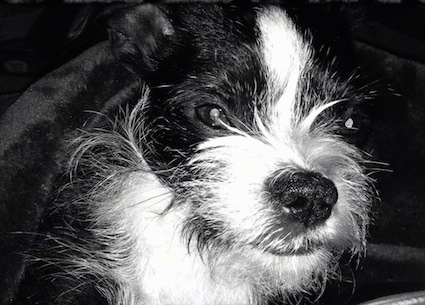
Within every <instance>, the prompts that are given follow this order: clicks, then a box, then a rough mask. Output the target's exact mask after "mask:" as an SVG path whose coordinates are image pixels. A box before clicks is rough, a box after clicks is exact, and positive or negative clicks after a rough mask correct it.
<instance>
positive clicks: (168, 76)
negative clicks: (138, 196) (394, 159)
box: [111, 5, 373, 291]
mask: <svg viewBox="0 0 425 305" xmlns="http://www.w3.org/2000/svg"><path fill="white" fill-rule="evenodd" d="M140 14H141V15H144V16H145V17H146V16H147V15H149V16H150V17H149V18H148V19H146V18H145V19H143V22H142V23H141V24H139V25H138V27H139V28H138V29H132V30H131V34H130V31H128V30H127V29H126V28H124V29H122V28H120V29H119V30H117V28H118V27H122V24H121V23H119V22H117V21H115V23H112V26H111V37H112V40H111V41H112V46H113V50H114V51H115V53H116V55H117V57H118V58H120V59H121V60H123V61H124V62H125V63H126V64H127V65H129V66H130V67H131V69H132V70H133V71H136V72H137V73H141V74H143V78H144V80H145V81H146V82H147V83H148V85H149V88H150V95H149V97H148V99H147V101H146V102H145V104H144V105H143V106H142V110H141V111H142V114H141V115H140V116H141V120H142V121H143V122H142V124H143V137H142V138H141V140H140V141H141V142H140V143H139V144H140V145H141V146H142V147H143V148H144V158H145V160H146V162H147V163H148V165H149V166H150V168H151V169H152V171H153V172H154V173H155V174H156V175H157V176H158V177H159V178H160V179H161V181H162V183H163V184H164V185H165V186H166V187H167V188H169V189H170V191H171V193H172V194H173V199H172V201H171V204H170V205H169V206H168V207H167V209H166V210H165V211H164V214H166V213H174V211H176V210H180V211H182V210H183V211H184V215H185V217H184V219H183V220H182V222H181V226H180V227H179V228H180V229H181V230H180V231H179V233H180V234H181V236H182V238H183V239H184V240H186V242H187V243H188V244H189V248H190V247H192V246H194V247H197V249H198V250H199V252H200V254H201V256H204V257H207V258H208V260H209V261H210V262H213V263H216V264H219V263H218V262H219V261H220V259H219V258H220V257H225V258H226V259H227V260H228V261H227V264H229V262H232V264H233V265H234V266H238V268H240V269H239V270H245V271H244V272H245V273H246V274H247V275H246V276H247V277H249V276H251V277H252V279H251V281H252V282H253V283H254V284H253V285H254V286H255V285H258V286H262V287H263V288H264V290H273V289H271V288H270V287H271V286H274V287H275V288H276V287H280V288H282V287H283V288H284V289H285V290H288V291H290V290H291V289H295V290H302V289H303V287H304V288H305V287H310V288H311V287H314V286H315V285H316V284H317V281H320V278H321V277H326V272H330V273H331V272H332V268H333V267H332V265H333V263H335V262H336V260H337V258H338V255H339V254H340V253H341V252H342V251H343V250H345V249H351V250H352V251H353V252H359V251H361V250H362V249H363V247H364V243H365V234H366V227H367V225H368V219H369V218H368V210H369V206H370V204H371V201H372V198H373V196H372V191H371V187H370V179H369V178H368V176H367V175H366V174H365V171H364V169H363V156H362V154H361V153H360V151H359V150H358V149H357V148H356V147H355V146H354V145H353V144H352V143H351V142H352V141H351V138H350V136H352V135H355V134H357V133H358V132H359V130H358V124H360V123H361V122H358V119H359V117H356V116H355V115H354V114H353V107H354V106H355V105H357V104H358V103H359V102H360V101H361V100H362V95H360V94H357V92H356V91H355V89H354V88H352V87H351V86H350V84H349V83H348V82H347V81H345V80H343V79H340V78H339V77H338V75H337V74H336V73H335V71H333V70H332V69H333V66H332V65H331V64H330V63H326V62H320V58H319V56H318V55H317V53H316V50H315V48H314V38H313V37H312V35H311V34H310V33H309V32H302V31H301V30H300V29H299V28H298V26H297V25H296V24H295V23H294V21H293V19H292V18H291V17H290V16H289V15H288V14H287V13H286V12H285V11H284V10H282V9H280V8H278V7H274V6H272V7H258V8H243V9H237V8H234V7H231V6H224V7H222V6H215V5H211V6H210V5H208V6H189V7H185V6H182V7H176V8H175V10H173V12H169V11H168V10H167V9H165V8H164V9H163V8H161V9H158V8H154V7H152V6H149V5H148V6H145V7H144V8H143V9H142V10H141V13H140ZM123 16H125V18H126V22H128V23H130V24H134V22H136V21H137V20H138V18H139V17H138V15H137V14H134V13H133V14H132V15H126V14H124V15H123ZM120 20H121V21H120V22H122V20H123V19H122V18H121V19H120ZM130 21H131V22H130ZM133 21H134V22H133ZM123 32H125V33H129V34H127V35H123ZM142 34H143V35H142ZM324 48H325V47H324ZM135 50H137V52H136V51H135ZM331 59H332V58H329V60H331ZM226 266H227V265H226ZM249 270H251V271H249ZM248 274H251V275H248ZM254 278H257V279H256V280H254Z"/></svg>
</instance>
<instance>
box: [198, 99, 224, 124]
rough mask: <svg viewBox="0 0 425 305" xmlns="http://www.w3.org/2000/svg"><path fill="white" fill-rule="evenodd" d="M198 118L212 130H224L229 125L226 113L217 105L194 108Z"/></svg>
mask: <svg viewBox="0 0 425 305" xmlns="http://www.w3.org/2000/svg"><path fill="white" fill-rule="evenodd" d="M196 114H197V116H198V118H199V119H200V120H201V121H202V122H203V123H204V124H206V125H208V126H209V127H212V128H225V127H226V125H229V120H228V119H227V116H226V113H225V111H224V110H223V108H221V107H220V106H218V105H215V104H207V105H202V106H199V107H197V108H196Z"/></svg>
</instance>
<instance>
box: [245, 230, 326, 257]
mask: <svg viewBox="0 0 425 305" xmlns="http://www.w3.org/2000/svg"><path fill="white" fill-rule="evenodd" d="M310 233H311V232H310ZM309 235H310V234H309V233H308V231H307V230H294V231H290V232H289V233H287V234H282V232H279V233H271V234H269V235H266V236H265V235H263V236H262V237H261V238H259V239H258V240H257V242H256V243H254V244H253V246H254V247H255V248H257V249H260V250H261V251H263V252H266V253H270V254H272V255H276V256H293V255H308V254H313V253H314V252H317V251H320V250H323V249H325V248H327V246H326V240H317V239H313V238H311V236H310V238H309Z"/></svg>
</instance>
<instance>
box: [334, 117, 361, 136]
mask: <svg viewBox="0 0 425 305" xmlns="http://www.w3.org/2000/svg"><path fill="white" fill-rule="evenodd" d="M366 124H367V118H366V116H363V115H361V114H354V113H352V114H351V115H350V116H348V117H346V118H345V119H344V120H343V121H342V125H341V127H340V128H339V130H338V133H339V134H340V135H342V136H354V135H356V134H358V133H360V132H362V131H363V130H364V128H365V125H366Z"/></svg>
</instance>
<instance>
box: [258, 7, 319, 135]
mask: <svg viewBox="0 0 425 305" xmlns="http://www.w3.org/2000/svg"><path fill="white" fill-rule="evenodd" d="M258 28H259V31H260V42H259V43H260V49H261V52H262V56H263V64H264V66H265V69H266V73H267V81H268V87H269V88H268V90H269V92H268V93H269V96H270V99H271V103H272V104H278V106H277V107H272V108H270V109H273V111H275V112H277V113H273V114H272V115H273V116H274V117H279V121H278V122H279V128H280V129H285V127H286V128H287V129H289V128H290V127H291V124H292V123H293V122H294V115H295V114H296V112H295V109H294V107H295V103H296V98H297V88H298V85H299V82H300V79H301V76H302V73H303V70H304V69H305V67H306V66H307V64H308V62H309V60H310V58H311V50H310V47H309V45H308V44H307V43H306V42H305V41H304V39H303V37H302V36H301V35H300V33H299V32H298V31H297V29H296V27H295V24H294V23H293V22H292V21H291V19H290V18H289V17H288V16H287V15H286V13H285V12H283V11H282V10H280V9H278V8H274V7H272V8H269V9H264V10H262V11H261V12H260V13H259V16H258Z"/></svg>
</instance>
